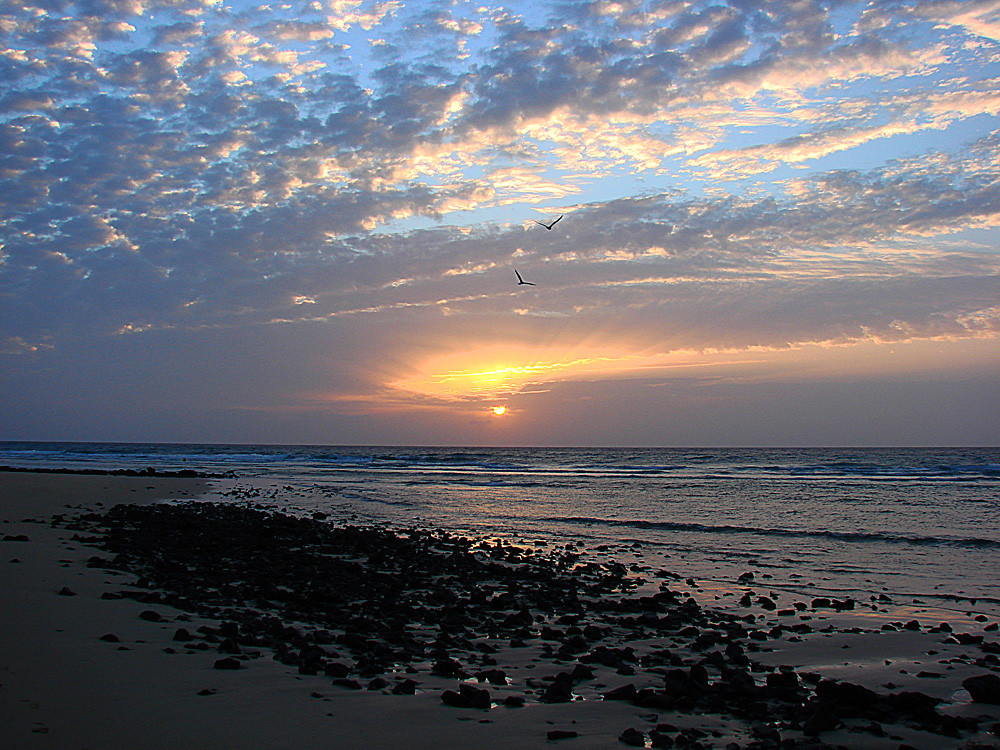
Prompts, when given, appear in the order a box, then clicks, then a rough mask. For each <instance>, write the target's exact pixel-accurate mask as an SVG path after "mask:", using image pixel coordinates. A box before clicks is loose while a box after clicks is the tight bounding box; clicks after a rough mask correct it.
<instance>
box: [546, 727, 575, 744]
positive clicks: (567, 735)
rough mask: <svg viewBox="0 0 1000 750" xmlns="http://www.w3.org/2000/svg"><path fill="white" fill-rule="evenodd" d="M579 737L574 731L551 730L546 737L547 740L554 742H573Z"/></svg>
mask: <svg viewBox="0 0 1000 750" xmlns="http://www.w3.org/2000/svg"><path fill="white" fill-rule="evenodd" d="M579 736H580V735H578V734H577V733H576V732H574V731H573V730H572V729H550V730H549V731H548V733H547V734H546V735H545V739H547V740H549V741H552V742H554V741H555V740H571V739H573V738H574V737H579Z"/></svg>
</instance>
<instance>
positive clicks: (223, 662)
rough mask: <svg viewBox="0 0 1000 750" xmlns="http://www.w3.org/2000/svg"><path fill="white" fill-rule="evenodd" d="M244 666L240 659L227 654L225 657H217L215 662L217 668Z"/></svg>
mask: <svg viewBox="0 0 1000 750" xmlns="http://www.w3.org/2000/svg"><path fill="white" fill-rule="evenodd" d="M242 666H243V665H242V664H241V663H240V660H239V659H234V658H233V657H231V656H227V657H226V658H224V659H217V660H216V662H215V668H216V669H240V668H241V667H242Z"/></svg>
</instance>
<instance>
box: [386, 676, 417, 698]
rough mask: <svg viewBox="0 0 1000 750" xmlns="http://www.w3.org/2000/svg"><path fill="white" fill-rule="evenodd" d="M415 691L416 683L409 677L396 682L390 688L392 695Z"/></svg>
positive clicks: (412, 693)
mask: <svg viewBox="0 0 1000 750" xmlns="http://www.w3.org/2000/svg"><path fill="white" fill-rule="evenodd" d="M416 692H417V683H416V682H414V681H413V680H409V679H407V680H403V681H402V682H398V683H396V686H395V687H394V688H393V689H392V694H393V695H414V694H415V693H416Z"/></svg>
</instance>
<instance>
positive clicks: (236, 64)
mask: <svg viewBox="0 0 1000 750" xmlns="http://www.w3.org/2000/svg"><path fill="white" fill-rule="evenodd" d="M994 6H995V4H988V3H980V2H970V3H952V4H949V3H938V2H932V3H921V4H918V5H917V6H913V5H912V4H907V3H893V2H889V3H881V4H878V5H877V6H868V5H860V4H858V5H855V4H850V3H846V4H840V5H837V6H836V7H826V6H823V5H821V4H812V3H799V4H784V5H775V4H773V3H766V4H765V3H753V2H740V3H736V2H732V3H725V2H719V3H711V4H707V3H694V4H692V3H684V2H666V3H648V2H638V1H637V0H636V1H633V0H628V1H627V2H626V1H623V2H620V3H575V4H572V5H571V6H570V7H566V8H560V9H559V12H560V13H561V14H562V15H559V16H557V15H556V11H555V9H550V8H548V7H540V6H537V5H534V4H530V3H512V4H510V5H505V6H503V7H498V8H492V9H487V8H478V7H471V6H452V5H448V4H444V3H440V4H434V5H433V6H427V5H423V6H420V7H416V6H412V7H410V6H407V5H406V4H403V3H383V2H360V1H340V0H338V1H335V2H315V3H310V4H309V5H307V6H304V7H302V8H291V7H283V6H273V7H269V9H268V11H267V13H264V12H261V11H258V10H254V9H249V8H247V9H233V8H230V7H228V6H225V5H223V4H221V3H212V2H187V1H186V0H184V1H178V2H173V3H157V4H155V5H154V6H149V7H148V8H147V7H146V6H143V5H141V4H139V3H136V2H131V1H129V0H123V1H122V2H91V3H86V4H82V5H81V4H76V5H72V4H67V5H65V6H62V7H61V9H60V11H59V13H61V14H62V15H61V16H60V15H57V14H56V13H55V12H54V11H53V12H51V13H50V12H46V11H43V10H41V8H40V7H39V8H35V7H33V6H23V7H21V6H18V7H13V6H11V7H9V8H8V9H7V10H6V11H5V12H4V14H3V17H2V19H0V35H2V42H3V50H2V53H0V73H2V77H0V81H2V83H0V193H2V195H3V196H4V198H3V201H2V202H0V221H2V222H3V225H4V227H5V231H4V235H3V238H2V243H3V245H2V248H0V282H2V284H0V314H2V315H3V318H4V320H5V321H8V320H9V321H13V324H12V327H11V330H10V331H9V332H5V336H8V339H7V343H5V344H4V348H3V352H4V354H3V356H5V357H9V358H13V357H15V355H16V357H17V359H18V361H19V362H29V361H35V360H40V359H44V358H45V357H50V356H51V357H54V356H56V355H57V354H58V355H59V356H68V355H66V354H64V353H66V352H76V353H77V354H76V356H82V355H80V354H79V352H80V351H82V350H83V349H85V348H86V346H85V344H86V345H87V346H94V347H95V351H101V350H104V348H105V347H112V348H113V347H125V348H126V349H128V350H129V351H135V352H136V354H135V356H136V357H140V353H139V352H141V357H142V358H145V359H143V360H142V361H150V359H149V358H150V357H153V355H152V354H150V352H149V351H148V350H146V349H145V347H147V346H151V344H150V343H149V342H152V341H162V342H170V344H171V345H172V346H174V345H176V346H179V347H181V348H184V347H185V346H188V347H189V348H188V349H186V350H190V351H192V352H194V351H196V350H198V347H199V346H202V345H204V346H208V345H209V344H208V343H206V342H215V343H217V342H218V341H219V340H222V339H221V338H220V339H214V338H213V336H215V335H218V336H219V337H222V338H224V337H225V336H227V335H231V336H232V337H233V338H234V340H241V341H246V342H248V343H247V346H250V345H251V344H250V343H249V342H250V341H252V339H253V337H254V336H263V337H264V338H266V339H267V340H268V341H269V342H273V343H271V344H269V345H270V346H272V351H280V350H281V345H280V343H279V342H280V340H281V339H282V338H283V337H287V338H288V339H289V340H294V341H295V342H296V346H300V345H301V346H302V347H303V350H306V349H308V346H307V343H306V342H307V341H308V339H309V337H310V336H311V335H320V336H321V338H322V340H323V341H324V342H326V345H327V346H328V347H329V351H330V352H331V353H330V355H329V359H330V360H331V361H333V364H332V365H329V366H330V367H332V368H333V370H334V371H335V372H336V373H337V374H336V377H335V378H333V379H334V380H335V381H336V386H331V387H330V389H320V390H321V391H322V392H323V393H327V394H330V393H332V394H334V395H333V396H329V398H330V399H331V400H337V399H340V400H341V401H345V402H346V401H350V402H351V403H352V404H360V403H363V401H364V399H365V398H366V397H368V396H372V397H374V396H378V397H379V398H382V399H386V401H385V402H386V403H388V402H389V401H393V399H396V400H397V401H398V400H399V399H402V400H403V401H405V402H406V403H410V404H413V403H416V401H415V400H414V399H415V398H416V397H415V396H413V392H412V389H411V390H410V391H409V395H407V396H405V397H404V396H401V395H400V393H401V391H399V389H394V388H393V387H392V385H391V384H392V383H403V382H411V381H410V380H407V379H408V378H410V379H411V380H412V378H414V377H417V376H418V375H419V376H422V377H424V376H425V377H434V376H437V375H440V373H437V371H436V370H435V369H434V367H436V365H435V364H434V363H440V362H448V361H450V359H449V358H452V357H459V358H460V355H461V354H462V353H463V352H469V351H470V350H471V349H472V348H473V347H472V345H471V344H470V342H475V341H484V340H485V341H489V342H490V343H491V346H492V345H494V344H495V346H496V348H498V349H500V350H503V349H506V350H508V351H515V350H516V351H519V352H521V354H519V355H518V361H514V362H507V363H502V362H500V363H496V362H495V363H493V364H494V365H496V368H499V369H503V368H512V369H510V370H509V371H508V370H505V371H507V372H510V373H515V374H518V375H519V376H521V375H523V376H524V377H523V378H522V379H521V380H520V381H518V382H519V385H518V386H517V387H518V388H523V389H527V388H529V387H533V385H537V384H538V381H541V380H545V378H547V377H549V376H548V375H546V373H550V374H551V373H556V372H559V373H562V375H560V378H563V379H562V380H559V382H560V383H562V382H564V381H565V377H564V376H566V374H567V373H568V372H570V371H571V370H572V371H573V372H574V373H576V374H575V375H574V376H573V377H574V378H576V379H577V381H581V380H582V379H584V378H585V376H586V377H587V378H592V379H594V380H601V379H612V378H626V377H632V376H633V375H634V374H635V373H638V372H642V371H645V370H648V369H656V368H661V369H662V368H666V367H667V366H668V365H669V364H670V363H672V362H676V361H677V357H678V356H679V355H678V354H677V352H695V353H706V352H708V353H710V352H731V353H732V358H734V359H736V358H738V354H739V352H747V351H749V350H751V349H752V348H754V347H757V348H760V349H761V350H762V351H764V350H766V351H768V352H771V351H774V352H789V351H793V350H795V351H798V350H800V349H802V348H803V347H824V346H826V347H846V346H847V345H857V346H862V345H866V344H875V343H878V344H883V343H886V342H919V341H936V342H945V341H972V340H976V341H978V340H980V339H982V340H987V339H989V337H995V336H996V335H997V312H996V311H997V309H998V306H1000V302H998V300H997V298H996V291H995V289H996V286H995V281H996V277H997V274H998V273H1000V268H998V264H997V261H996V255H995V253H994V252H993V248H994V247H995V244H996V243H995V232H996V231H997V229H998V226H1000V185H998V179H997V170H996V165H997V163H1000V148H998V138H997V136H996V130H997V123H996V118H997V115H998V111H1000V99H998V97H997V94H996V93H995V92H996V90H997V85H996V84H997V80H996V76H995V75H993V72H994V71H993V70H992V68H991V67H990V65H991V64H992V63H990V64H987V63H988V62H989V61H991V60H993V57H994V56H995V55H996V48H995V43H994V41H991V40H993V39H995V37H994V36H991V34H992V33H993V32H992V31H991V29H992V25H991V24H993V23H994V20H995V19H994V16H993V15H992V14H993V12H994V10H995V7H994ZM376 42H378V43H376ZM381 42H384V43H381ZM883 150H884V153H883ZM793 169H794V171H792V170H793ZM558 214H565V215H566V218H565V219H564V220H563V221H562V222H560V224H558V225H557V226H556V228H555V229H554V230H553V231H551V232H548V231H545V230H543V229H541V228H540V227H538V226H537V225H535V224H533V223H531V222H530V221H529V219H531V218H534V217H541V216H549V215H551V216H553V217H554V216H555V215H558ZM984 237H985V239H984ZM515 264H516V265H517V266H518V267H520V268H521V269H522V271H526V270H530V274H531V278H532V279H534V280H536V281H537V283H538V286H537V287H536V288H533V289H524V288H522V289H518V288H517V287H515V286H514V284H513V280H512V279H513V276H512V272H511V269H512V268H513V267H514V265H515ZM186 336H189V337H191V339H190V341H195V340H197V341H198V342H199V343H198V344H197V345H195V344H194V343H190V344H185V343H184V342H185V337H186ZM143 341H145V342H146V343H141V342H143ZM108 342H115V343H108ZM348 342H352V345H356V347H357V348H356V351H355V350H351V349H350V348H349V346H348ZM213 345H214V344H213ZM522 345H523V346H525V347H527V349H525V350H523V351H522V350H521V349H517V347H518V346H522ZM476 348H477V349H478V348H479V347H476ZM529 349H530V351H529ZM620 350H623V351H620ZM456 353H457V354H456ZM685 356H687V355H685ZM691 356H692V357H694V359H697V356H695V355H691ZM727 356H728V355H727ZM768 356H770V355H768ZM220 357H221V360H220V361H226V362H228V361H230V359H227V358H235V350H232V349H230V350H227V352H226V353H225V354H224V355H220ZM33 358H34V359H33ZM584 360H590V361H592V362H604V363H610V364H608V365H607V367H605V368H604V369H601V371H600V372H597V373H595V372H593V371H590V370H586V369H585V368H584V367H583V365H581V364H580V363H581V362H583V361H584ZM78 361H79V362H83V361H88V362H89V361H90V360H89V359H86V358H85V359H80V360H78ZM138 361H139V360H138V359H137V360H136V362H138ZM233 361H235V359H233ZM566 363H575V364H574V365H573V367H569V366H568V365H567V366H563V365H566ZM328 364H329V363H328ZM135 366H136V367H139V365H138V364H136V365H135ZM491 366H492V365H489V364H488V363H486V364H483V366H482V367H479V369H475V368H476V367H478V365H476V363H469V364H468V366H465V365H461V363H459V364H456V365H455V367H454V368H453V369H455V368H458V369H459V370H462V371H468V372H473V371H474V372H480V373H482V372H488V371H491V370H489V367H491ZM602 367H603V366H602ZM303 368H304V369H303V370H302V372H300V373H298V374H296V375H294V376H293V375H288V379H289V381H295V382H294V386H295V388H297V389H298V390H299V391H302V392H305V391H306V390H308V389H307V388H306V385H305V381H307V380H308V379H309V377H313V376H318V375H317V371H316V370H317V369H322V368H321V367H320V366H319V365H316V364H314V363H310V364H308V365H303ZM496 368H495V369H496ZM574 368H577V369H574ZM598 369H600V368H598ZM456 371H457V370H456ZM299 377H301V382H299V381H298V380H296V379H297V378H299ZM552 377H555V376H552ZM577 381H575V382H577ZM546 382H548V381H546ZM513 387H514V386H511V388H513ZM338 389H339V390H338ZM403 390H406V389H405V388H404V389H403ZM425 395H426V394H425ZM393 403H396V401H393Z"/></svg>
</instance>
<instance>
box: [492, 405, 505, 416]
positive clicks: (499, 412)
mask: <svg viewBox="0 0 1000 750" xmlns="http://www.w3.org/2000/svg"><path fill="white" fill-rule="evenodd" d="M493 413H494V414H495V415H496V416H498V417H502V416H503V415H504V414H506V413H507V407H506V406H503V405H498V406H494V407H493Z"/></svg>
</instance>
